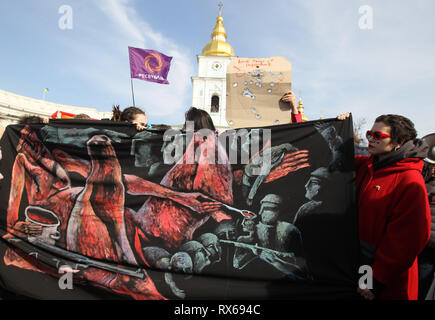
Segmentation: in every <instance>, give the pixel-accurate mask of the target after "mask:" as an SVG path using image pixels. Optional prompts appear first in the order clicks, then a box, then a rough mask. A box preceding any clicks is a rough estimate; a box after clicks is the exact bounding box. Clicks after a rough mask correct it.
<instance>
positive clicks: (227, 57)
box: [192, 3, 236, 127]
mask: <svg viewBox="0 0 435 320" xmlns="http://www.w3.org/2000/svg"><path fill="white" fill-rule="evenodd" d="M222 6H223V5H222V3H219V16H218V17H217V19H216V26H215V27H214V29H213V32H212V34H211V41H210V42H209V43H207V44H206V45H205V47H204V48H203V49H202V53H201V54H200V55H198V56H197V59H198V75H197V76H196V77H192V90H193V92H192V106H193V107H196V108H198V109H202V110H205V111H207V112H208V113H209V114H210V116H211V118H212V119H213V123H214V125H215V126H216V127H228V123H227V121H226V73H227V66H228V65H229V64H230V62H231V61H232V60H233V59H235V58H236V57H235V55H234V49H233V48H232V47H231V45H230V44H229V43H228V42H227V41H226V40H227V34H226V31H225V28H224V25H223V21H224V19H223V17H222Z"/></svg>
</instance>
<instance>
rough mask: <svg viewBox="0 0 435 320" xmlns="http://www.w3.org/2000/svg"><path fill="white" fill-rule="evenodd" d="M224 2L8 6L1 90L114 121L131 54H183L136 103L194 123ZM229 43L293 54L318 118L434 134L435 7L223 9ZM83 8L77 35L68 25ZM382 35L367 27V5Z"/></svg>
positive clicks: (241, 49)
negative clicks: (134, 50) (388, 123)
mask: <svg viewBox="0 0 435 320" xmlns="http://www.w3.org/2000/svg"><path fill="white" fill-rule="evenodd" d="M218 2H219V1H217V0H185V1H174V0H159V1H148V0H142V1H139V0H74V1H72V0H70V1H67V0H61V1H58V0H38V1H34V0H20V1H12V0H4V1H2V2H1V4H0V89H3V90H7V91H11V92H14V93H18V94H22V95H26V96H29V97H34V98H41V97H42V92H43V89H44V88H45V87H47V88H49V89H50V91H49V93H48V94H47V97H46V99H47V100H49V101H54V102H59V103H63V104H69V105H76V106H83V107H93V108H97V109H98V110H100V111H110V110H111V107H112V104H120V105H121V107H122V108H124V107H127V106H129V105H131V104H132V99H131V89H130V72H129V61H128V50H127V47H128V46H134V47H142V48H148V49H154V50H158V51H161V52H163V53H165V54H166V55H169V56H173V57H174V58H173V63H172V66H171V70H170V73H169V82H170V85H158V84H154V83H151V82H144V81H140V80H134V89H135V98H136V105H138V106H141V107H143V108H144V109H145V110H146V111H147V113H148V114H149V116H150V119H151V122H152V123H168V124H177V123H182V122H183V115H184V112H185V110H186V109H187V108H188V107H189V106H190V105H191V99H192V86H191V80H190V77H191V76H194V75H196V74H197V60H196V55H197V54H200V53H201V50H202V48H203V47H204V46H205V44H206V43H207V42H208V41H209V40H210V34H211V31H212V29H213V27H214V25H215V21H216V17H217V14H218V7H217V4H218ZM223 3H224V8H223V17H224V25H225V28H226V31H227V35H228V39H227V40H228V42H229V43H230V44H231V45H232V46H233V48H234V50H235V53H236V55H237V56H239V57H252V58H253V57H255V58H265V57H270V56H284V57H286V58H287V59H288V60H289V61H290V62H291V63H292V65H293V88H294V91H295V93H298V92H299V91H301V92H302V97H303V100H304V106H305V113H306V114H307V116H308V117H309V118H310V119H318V118H319V117H320V116H323V117H324V118H329V117H335V116H336V115H338V114H340V113H343V112H346V111H351V112H352V113H353V115H354V118H355V119H356V120H359V119H363V118H364V119H365V120H366V122H367V124H366V125H365V126H364V127H363V129H364V130H366V129H367V128H368V127H370V126H371V124H372V123H373V121H374V119H375V118H376V116H378V115H380V114H384V113H396V114H402V115H405V116H407V117H409V118H410V119H411V120H413V121H414V123H415V125H416V128H417V131H418V133H419V136H420V137H422V136H424V135H426V134H428V133H431V132H435V130H434V128H435V126H434V120H433V118H434V116H435V111H434V110H435V108H434V99H433V97H432V96H433V95H434V92H435V90H434V89H435V88H434V84H435V41H434V40H435V21H434V19H433V14H434V12H435V1H432V0H412V1H411V0H401V1H395V0H370V1H369V0H310V1H307V0H294V1H289V0H268V1H258V0H232V1H228V0H227V1H223ZM62 5H69V6H70V7H71V8H72V17H73V20H72V21H73V24H72V29H71V30H62V29H60V28H59V26H58V22H59V19H61V17H62V14H60V13H59V8H60V7H61V6H62ZM364 5H368V6H370V8H372V11H373V28H372V29H361V28H360V25H359V22H360V19H361V17H362V15H363V14H361V13H360V12H359V8H360V7H361V6H364Z"/></svg>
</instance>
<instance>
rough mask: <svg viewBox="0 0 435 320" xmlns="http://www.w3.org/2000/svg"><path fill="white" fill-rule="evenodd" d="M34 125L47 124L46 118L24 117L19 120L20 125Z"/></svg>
mask: <svg viewBox="0 0 435 320" xmlns="http://www.w3.org/2000/svg"><path fill="white" fill-rule="evenodd" d="M32 123H47V121H46V120H45V119H44V118H41V117H38V116H22V117H21V118H20V119H19V120H18V124H32Z"/></svg>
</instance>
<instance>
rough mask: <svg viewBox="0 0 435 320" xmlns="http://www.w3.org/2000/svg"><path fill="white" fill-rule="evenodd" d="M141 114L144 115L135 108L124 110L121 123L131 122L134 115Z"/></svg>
mask: <svg viewBox="0 0 435 320" xmlns="http://www.w3.org/2000/svg"><path fill="white" fill-rule="evenodd" d="M138 114H143V115H146V114H145V112H144V111H143V110H141V109H139V108H136V107H128V108H126V109H124V111H122V113H121V121H127V122H132V121H133V120H134V118H135V117H136V115H138Z"/></svg>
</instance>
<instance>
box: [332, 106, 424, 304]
mask: <svg viewBox="0 0 435 320" xmlns="http://www.w3.org/2000/svg"><path fill="white" fill-rule="evenodd" d="M349 115H350V114H349V113H347V114H343V115H340V116H339V117H338V119H340V120H343V119H346V118H348V117H349ZM366 136H367V139H368V142H369V145H368V151H369V153H370V156H357V157H356V158H355V165H356V192H357V199H358V208H359V235H360V239H361V244H362V248H364V249H365V250H363V252H364V253H365V254H364V255H363V258H364V262H363V263H365V264H370V265H371V267H372V270H373V288H367V289H361V288H360V289H358V291H359V293H360V294H361V295H362V296H363V297H364V298H366V299H369V300H372V299H394V300H397V299H410V300H416V299H417V297H418V267H417V256H418V254H420V252H421V251H422V250H423V248H424V247H425V245H426V243H427V242H428V240H429V235H430V220H431V218H430V208H429V203H428V199H427V194H426V187H425V184H424V180H423V177H422V175H421V171H422V169H423V161H422V159H424V158H425V157H426V154H427V151H428V146H427V144H426V143H425V142H424V141H422V140H419V139H416V137H417V133H416V130H415V129H414V124H413V123H412V122H411V121H410V120H409V119H407V118H405V117H403V116H399V115H382V116H379V117H378V118H377V119H376V121H375V123H374V124H373V127H372V129H371V130H369V131H367V135H366Z"/></svg>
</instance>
